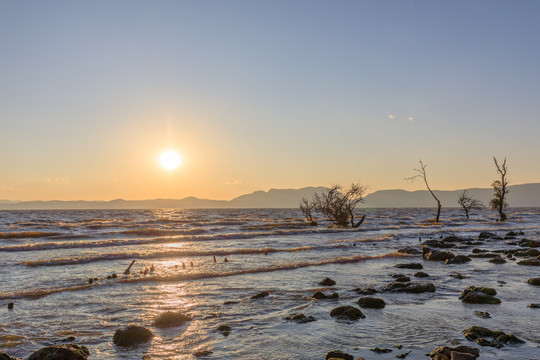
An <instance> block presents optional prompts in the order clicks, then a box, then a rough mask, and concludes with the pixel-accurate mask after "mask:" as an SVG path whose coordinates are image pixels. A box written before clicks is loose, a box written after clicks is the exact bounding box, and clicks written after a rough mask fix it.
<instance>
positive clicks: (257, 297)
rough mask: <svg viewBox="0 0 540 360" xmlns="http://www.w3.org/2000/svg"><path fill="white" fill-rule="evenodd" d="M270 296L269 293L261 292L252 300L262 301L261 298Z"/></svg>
mask: <svg viewBox="0 0 540 360" xmlns="http://www.w3.org/2000/svg"><path fill="white" fill-rule="evenodd" d="M268 295H270V294H269V293H268V291H261V292H260V293H258V294H256V295H253V296H252V297H251V298H252V299H260V298H263V297H267V296H268Z"/></svg>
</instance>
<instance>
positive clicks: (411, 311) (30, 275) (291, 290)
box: [0, 209, 540, 360]
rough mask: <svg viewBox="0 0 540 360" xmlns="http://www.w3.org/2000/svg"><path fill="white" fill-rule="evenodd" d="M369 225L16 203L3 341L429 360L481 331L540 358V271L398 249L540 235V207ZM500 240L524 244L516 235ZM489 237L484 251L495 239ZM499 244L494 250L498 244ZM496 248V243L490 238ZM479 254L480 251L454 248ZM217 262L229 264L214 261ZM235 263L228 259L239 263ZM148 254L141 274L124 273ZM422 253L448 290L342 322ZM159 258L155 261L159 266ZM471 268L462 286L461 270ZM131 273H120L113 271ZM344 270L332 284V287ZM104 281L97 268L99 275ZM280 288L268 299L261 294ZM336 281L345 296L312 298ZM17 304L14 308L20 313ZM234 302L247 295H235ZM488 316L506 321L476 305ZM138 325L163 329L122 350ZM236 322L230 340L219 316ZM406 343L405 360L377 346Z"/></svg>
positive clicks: (398, 215) (501, 352)
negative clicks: (125, 334) (119, 335)
mask: <svg viewBox="0 0 540 360" xmlns="http://www.w3.org/2000/svg"><path fill="white" fill-rule="evenodd" d="M365 213H366V214H367V217H366V221H365V222H364V224H362V226H361V227H360V228H359V229H354V230H351V229H330V228H328V227H327V226H326V225H327V224H322V225H320V226H318V227H309V226H306V225H305V224H304V222H303V220H302V218H301V217H300V215H299V213H298V212H297V211H296V210H267V209H264V210H263V209H260V210H230V209H227V210H177V209H174V210H172V209H163V210H101V211H100V210H78V211H2V212H0V259H1V261H0V279H1V282H0V304H3V305H2V308H1V309H0V314H1V317H0V349H2V350H4V351H6V352H8V353H9V354H11V355H13V356H18V357H21V358H22V357H26V356H28V355H29V354H30V353H32V352H33V351H35V350H37V349H38V348H40V347H43V346H47V345H50V344H53V343H58V342H60V341H61V340H62V339H64V338H66V337H69V336H75V337H76V340H75V343H78V344H81V345H85V346H87V347H88V348H89V349H90V351H91V358H92V359H140V358H142V356H143V355H150V356H151V357H152V358H156V359H184V358H185V359H190V358H194V356H193V355H192V354H193V353H194V352H196V351H200V350H210V351H212V354H211V355H209V356H208V358H213V359H323V358H324V356H325V354H326V352H328V351H329V350H332V349H341V350H343V351H345V352H348V353H350V354H353V355H355V357H365V358H366V359H394V358H395V356H396V355H397V354H400V353H403V352H406V351H409V350H411V353H410V354H409V356H407V359H413V360H414V359H425V358H426V357H425V353H426V352H430V351H432V350H434V349H435V348H436V347H438V346H440V345H450V344H452V343H461V344H466V345H467V344H468V345H474V344H473V343H470V342H468V341H467V340H466V339H465V338H464V337H463V335H462V334H461V331H462V330H464V329H465V328H467V327H470V326H472V325H480V326H485V327H488V328H491V329H493V330H503V331H505V332H510V333H513V334H515V335H517V336H518V337H520V338H522V339H524V340H525V341H526V342H527V343H526V344H525V345H523V346H519V347H507V348H503V349H494V348H481V359H482V358H485V359H488V358H504V359H507V360H508V359H540V348H539V346H540V322H539V321H537V320H531V319H537V318H538V315H539V314H540V310H539V309H536V310H535V309H530V308H528V307H527V305H528V304H529V303H533V302H540V289H539V287H533V286H531V285H529V284H526V283H525V281H526V280H527V279H528V278H530V277H538V276H540V274H539V272H538V270H537V269H536V267H531V266H519V265H517V264H515V262H511V261H509V262H507V263H506V264H503V265H494V264H491V263H489V262H487V259H482V258H475V259H473V260H472V261H471V262H469V263H467V264H463V265H444V264H442V263H440V262H426V261H422V260H421V257H420V256H419V255H403V254H398V253H397V249H399V248H401V247H403V246H416V247H418V248H419V238H422V239H423V240H427V239H430V238H433V239H436V238H437V239H438V238H439V237H440V236H447V235H451V234H455V235H459V236H461V237H464V238H477V237H478V233H479V232H480V231H485V230H488V231H492V232H495V233H497V234H499V235H501V236H504V234H505V233H506V232H508V231H510V230H521V231H523V232H524V233H525V235H524V236H525V237H527V238H528V239H535V240H540V236H539V235H540V209H512V210H511V211H509V213H508V215H509V221H507V222H505V223H497V222H495V217H494V215H493V214H492V213H489V212H481V213H480V214H477V215H475V216H473V218H472V219H471V220H470V221H468V222H467V221H465V219H464V216H463V214H462V213H461V212H460V211H458V210H457V209H446V210H444V209H443V214H442V224H440V225H435V224H433V223H432V222H430V221H429V219H430V218H432V217H433V215H434V213H433V210H432V209H373V210H366V211H365ZM491 246H492V247H493V249H507V248H508V249H510V248H516V246H515V245H513V244H510V243H509V242H508V241H499V242H496V243H493V245H491ZM479 247H482V246H479ZM483 248H486V246H484V247H483ZM487 249H488V250H490V248H487ZM452 251H453V252H454V253H456V254H460V253H462V254H470V252H471V248H470V247H469V248H465V247H463V248H462V249H458V250H454V249H453V250H452ZM214 257H215V259H216V260H215V262H214ZM225 259H227V260H228V261H225ZM132 260H136V261H135V264H134V265H133V268H132V270H131V275H129V276H124V275H122V274H123V272H124V270H125V269H126V268H127V266H128V265H129V264H130V263H131V261H132ZM404 261H421V262H422V263H423V264H424V267H425V268H424V270H423V271H425V272H427V273H428V274H429V275H430V277H429V278H427V279H426V281H429V282H432V283H434V284H435V285H436V287H437V291H436V292H435V293H426V294H396V293H380V294H378V295H377V296H379V297H381V298H383V299H384V300H385V301H386V303H387V306H386V307H385V308H384V309H382V310H370V309H364V310H363V312H364V313H365V315H366V318H365V319H362V320H359V321H357V322H342V321H335V320H334V319H333V318H331V317H330V316H329V311H330V310H331V309H332V308H333V307H335V306H338V304H339V305H355V304H354V302H355V301H356V300H357V299H358V298H359V297H360V296H359V295H358V294H356V293H355V292H354V291H353V289H354V288H355V287H361V286H367V285H372V286H373V287H375V288H378V289H382V288H384V286H385V285H386V284H388V283H390V282H391V280H392V278H391V277H390V276H389V275H390V274H392V273H398V272H399V273H403V274H405V275H408V276H412V274H413V273H414V272H415V271H414V270H406V269H396V268H394V267H393V266H394V265H395V264H397V263H398V262H404ZM152 268H153V270H151V269H152ZM455 272H460V273H462V274H463V275H466V276H467V277H466V278H465V279H463V280H459V279H456V278H454V277H453V276H451V273H455ZM112 274H118V278H116V279H107V277H108V276H110V275H112ZM324 277H331V278H332V279H334V280H336V282H337V285H336V286H335V287H334V288H332V289H330V288H328V289H327V288H324V287H321V286H320V285H317V283H318V282H319V281H320V280H322V279H323V278H324ZM89 278H97V281H95V282H94V283H92V284H89V281H88V279H89ZM469 285H484V286H491V287H495V288H496V289H497V291H498V294H499V295H498V297H500V298H501V299H502V304H501V305H465V304H462V303H461V301H460V300H458V297H459V295H460V293H461V291H462V290H463V289H464V288H466V287H468V286H469ZM263 290H264V291H269V293H270V295H269V296H268V297H266V298H263V299H257V300H254V299H251V298H250V297H251V296H252V295H254V294H256V293H258V292H260V291H263ZM318 290H324V291H326V292H328V291H336V292H338V293H339V295H340V297H339V299H335V300H312V299H311V295H312V294H313V293H314V292H316V291H318ZM8 302H14V303H15V308H14V310H11V311H10V310H7V308H6V305H7V303H8ZM225 302H232V303H228V304H225ZM166 310H174V311H181V312H184V313H186V314H189V315H190V316H191V317H193V320H192V321H191V322H189V323H188V324H185V325H184V326H182V327H176V328H169V329H166V330H163V329H156V328H154V327H153V326H152V322H153V320H154V319H155V317H156V316H157V315H158V314H160V313H161V312H164V311H166ZM475 310H482V311H488V312H489V313H491V316H492V317H491V318H490V319H481V318H478V317H476V316H475V315H474V311H475ZM298 312H302V313H304V314H306V315H312V316H314V317H315V318H316V319H317V321H315V322H311V323H308V324H297V323H294V322H290V321H286V320H284V319H283V318H284V317H285V316H288V315H290V314H293V313H298ZM131 323H136V324H142V325H144V326H147V327H149V328H150V329H151V330H152V331H153V332H154V334H155V335H156V336H155V337H154V339H153V340H152V341H151V342H150V343H148V344H145V345H144V346H141V347H137V348H128V349H123V348H119V347H116V346H115V345H113V344H112V334H113V333H114V331H115V330H116V329H118V328H120V327H123V326H125V325H127V324H131ZM222 324H226V325H229V326H231V328H232V332H231V334H230V335H229V336H228V337H224V336H223V335H222V334H221V333H219V332H218V331H216V329H217V327H218V326H219V325H222ZM398 344H399V345H403V348H402V349H401V350H398V349H396V348H393V349H394V350H393V351H392V353H389V354H381V355H379V354H375V353H373V352H371V351H370V350H369V349H370V348H372V347H375V346H379V347H387V348H388V347H390V348H392V347H393V346H394V345H398Z"/></svg>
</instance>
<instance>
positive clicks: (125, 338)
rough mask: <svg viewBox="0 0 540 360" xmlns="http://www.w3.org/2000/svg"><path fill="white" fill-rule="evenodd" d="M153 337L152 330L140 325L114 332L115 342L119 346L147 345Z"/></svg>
mask: <svg viewBox="0 0 540 360" xmlns="http://www.w3.org/2000/svg"><path fill="white" fill-rule="evenodd" d="M153 337H154V335H153V334H152V332H151V331H150V330H148V329H146V328H144V327H142V326H138V325H129V326H127V327H125V328H123V329H118V330H116V331H115V332H114V336H113V342H114V343H115V344H116V345H118V346H133V345H137V344H142V343H145V342H147V341H149V340H150V339H151V338H153Z"/></svg>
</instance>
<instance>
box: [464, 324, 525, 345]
mask: <svg viewBox="0 0 540 360" xmlns="http://www.w3.org/2000/svg"><path fill="white" fill-rule="evenodd" d="M463 335H465V338H467V340H470V341H476V343H477V344H479V345H482V346H493V347H496V348H501V347H503V346H504V345H507V344H511V345H518V344H523V343H525V341H523V340H521V339H519V338H518V337H516V336H514V335H512V334H506V333H504V332H502V331H492V330H490V329H488V328H485V327H482V326H471V327H470V328H468V329H465V330H463ZM487 338H491V340H489V339H487Z"/></svg>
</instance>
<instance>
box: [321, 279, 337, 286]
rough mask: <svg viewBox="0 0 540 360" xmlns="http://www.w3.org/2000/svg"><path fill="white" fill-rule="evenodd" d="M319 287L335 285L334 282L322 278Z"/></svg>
mask: <svg viewBox="0 0 540 360" xmlns="http://www.w3.org/2000/svg"><path fill="white" fill-rule="evenodd" d="M319 285H321V286H334V285H336V282H335V281H334V280H332V279H330V278H324V279H323V280H322V281H321V282H320V283H319Z"/></svg>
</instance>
